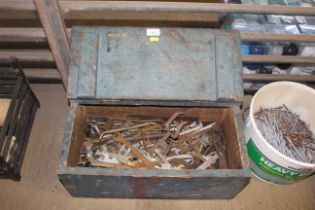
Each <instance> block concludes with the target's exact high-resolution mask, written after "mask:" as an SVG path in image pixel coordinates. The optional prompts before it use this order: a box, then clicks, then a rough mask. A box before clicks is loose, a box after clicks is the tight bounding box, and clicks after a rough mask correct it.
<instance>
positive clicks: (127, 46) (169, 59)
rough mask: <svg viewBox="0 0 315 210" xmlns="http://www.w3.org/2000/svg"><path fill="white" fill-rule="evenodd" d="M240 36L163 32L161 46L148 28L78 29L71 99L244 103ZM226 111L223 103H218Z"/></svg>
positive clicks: (75, 31) (217, 32) (218, 32)
mask: <svg viewBox="0 0 315 210" xmlns="http://www.w3.org/2000/svg"><path fill="white" fill-rule="evenodd" d="M236 42H238V44H239V36H238V32H235V31H229V32H226V31H221V30H212V29H189V28H185V29H183V28H161V36H159V41H158V42H156V43H152V42H150V39H149V37H148V36H147V35H146V28H131V27H75V28H74V29H73V30H72V62H71V67H70V77H71V79H70V82H69V83H70V84H71V86H70V88H69V93H68V95H69V98H70V99H82V100H84V99H92V98H93V99H95V100H96V101H97V102H101V101H102V100H112V99H114V100H137V101H140V102H141V101H163V102H165V104H166V105H169V103H168V102H169V101H178V102H179V103H181V102H183V104H184V103H185V101H204V102H208V104H209V103H212V104H213V102H216V101H221V102H223V104H224V102H227V103H226V104H224V105H223V106H228V105H229V103H230V102H231V106H234V104H236V103H237V104H240V102H241V98H242V96H243V89H242V88H240V86H239V83H240V82H241V81H240V79H241V78H240V77H238V75H241V73H240V72H241V65H240V62H238V60H237V59H234V58H233V56H235V55H236V56H239V55H237V54H239V51H237V50H236V49H235V48H236V47H234V44H235V43H236ZM233 102H234V103H233ZM218 106H220V104H218Z"/></svg>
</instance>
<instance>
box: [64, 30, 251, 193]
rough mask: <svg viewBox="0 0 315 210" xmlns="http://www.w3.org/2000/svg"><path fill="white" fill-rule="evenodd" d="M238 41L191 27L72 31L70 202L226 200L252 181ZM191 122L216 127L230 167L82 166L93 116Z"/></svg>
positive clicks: (67, 145) (67, 151)
mask: <svg viewBox="0 0 315 210" xmlns="http://www.w3.org/2000/svg"><path fill="white" fill-rule="evenodd" d="M239 47H240V36H239V33H238V32H236V31H222V30H211V29H190V28H185V29H184V28H161V29H153V30H151V29H149V30H148V29H147V28H133V27H75V28H73V29H72V40H71V67H70V75H69V87H68V98H69V100H70V106H71V107H70V113H69V116H68V122H67V126H66V130H65V136H64V143H63V146H62V156H61V162H60V168H59V178H60V181H61V182H62V183H63V185H64V186H65V188H66V189H67V190H68V191H69V193H70V194H71V195H73V196H80V197H106V198H168V199H210V198H211V199H226V198H233V197H234V196H235V195H236V194H237V193H239V192H240V191H241V190H242V189H243V188H244V187H245V186H246V185H247V183H248V182H249V179H250V174H249V166H248V158H247V151H246V147H245V141H244V137H243V124H242V123H243V122H242V120H241V114H240V109H239V106H240V104H241V101H242V98H243V88H242V79H241V59H240V49H239ZM175 111H183V112H184V113H185V114H186V115H187V116H192V117H199V118H202V119H204V120H208V121H216V122H218V123H219V124H220V125H221V127H222V129H223V132H224V135H225V147H226V150H225V157H226V162H225V163H224V164H222V165H221V168H219V169H213V170H162V169H131V168H130V169H117V168H89V167H78V166H77V163H78V161H79V157H80V148H81V145H82V143H83V140H84V138H82V136H83V135H84V120H85V118H86V117H88V116H116V117H117V116H118V117H124V116H125V115H126V114H139V115H143V116H145V115H152V114H155V115H158V116H164V117H165V116H168V117H169V116H170V115H171V114H172V113H174V112H175Z"/></svg>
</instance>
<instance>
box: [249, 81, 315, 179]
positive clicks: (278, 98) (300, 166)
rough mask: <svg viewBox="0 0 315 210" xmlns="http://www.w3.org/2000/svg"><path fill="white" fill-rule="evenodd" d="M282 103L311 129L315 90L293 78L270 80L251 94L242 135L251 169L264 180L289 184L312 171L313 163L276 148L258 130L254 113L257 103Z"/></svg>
mask: <svg viewBox="0 0 315 210" xmlns="http://www.w3.org/2000/svg"><path fill="white" fill-rule="evenodd" d="M283 104H285V105H286V106H287V107H288V108H289V109H290V110H291V111H292V112H294V113H297V114H298V115H299V116H300V118H301V119H302V120H303V121H305V122H306V124H308V125H310V130H311V131H312V132H313V133H314V132H315V90H314V89H312V88H310V87H307V86H306V85H302V84H299V83H295V82H274V83H270V84H268V85H266V86H264V87H262V88H261V89H260V90H259V91H258V92H257V93H256V94H255V96H254V97H253V99H252V102H251V105H250V111H249V115H248V118H247V121H246V125H245V138H246V142H247V150H248V155H249V158H250V167H251V171H252V173H253V174H254V175H255V176H256V177H258V178H260V179H262V180H263V181H266V182H271V183H274V184H291V183H295V182H297V181H300V180H302V179H305V178H306V177H308V176H310V175H312V174H314V173H315V164H310V163H305V162H301V161H298V160H295V159H293V158H290V157H287V156H285V155H283V154H281V153H280V152H279V151H277V150H276V149H275V148H274V147H273V146H272V145H271V144H269V143H268V142H267V140H266V139H265V138H264V137H263V136H262V134H261V132H260V131H259V130H258V128H257V125H256V123H255V119H254V113H255V112H257V111H258V110H259V109H260V107H262V108H275V107H279V106H281V105H283Z"/></svg>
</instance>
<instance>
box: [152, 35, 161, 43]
mask: <svg viewBox="0 0 315 210" xmlns="http://www.w3.org/2000/svg"><path fill="white" fill-rule="evenodd" d="M159 40H160V39H159V37H156V36H151V37H150V42H158V41H159Z"/></svg>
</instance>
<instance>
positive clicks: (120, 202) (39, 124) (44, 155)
mask: <svg viewBox="0 0 315 210" xmlns="http://www.w3.org/2000/svg"><path fill="white" fill-rule="evenodd" d="M32 87H33V90H34V91H35V93H36V95H37V96H38V98H39V99H40V102H41V107H40V109H39V111H38V113H37V115H36V119H35V122H34V125H33V129H32V132H31V136H30V140H29V144H28V148H27V151H26V155H25V159H24V163H23V168H22V179H21V181H20V182H14V181H10V180H0V189H1V190H0V209H15V210H17V209H24V210H27V209H30V210H34V209H67V210H71V209H76V210H79V209H103V210H104V209H113V210H114V209H130V210H141V209H163V210H168V209H187V210H188V209H189V210H192V209H199V210H202V209H254V210H259V209H286V210H290V209H294V210H297V209H303V210H304V209H315V176H313V177H311V178H309V179H307V180H304V181H302V182H300V183H298V184H294V185H291V186H273V185H270V184H265V183H263V182H261V181H259V180H257V179H256V178H252V179H251V181H250V184H249V185H248V186H247V187H246V188H245V189H244V190H243V191H242V192H241V193H240V194H239V195H238V196H237V197H236V198H234V199H232V200H137V199H89V198H73V197H71V196H70V195H69V194H68V192H67V191H66V190H65V189H64V187H63V186H62V184H61V183H60V182H59V181H58V177H57V168H58V162H59V157H60V150H61V143H62V140H63V132H64V127H65V122H66V117H67V109H68V104H67V100H66V93H65V92H64V90H63V88H62V86H61V85H56V84H52V85H33V86H32Z"/></svg>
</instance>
